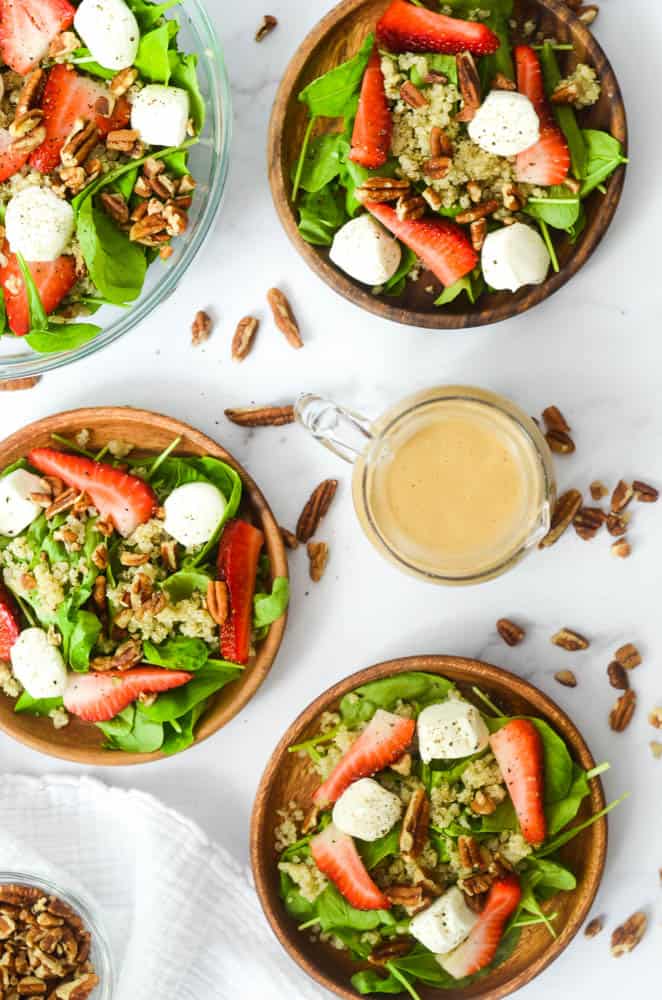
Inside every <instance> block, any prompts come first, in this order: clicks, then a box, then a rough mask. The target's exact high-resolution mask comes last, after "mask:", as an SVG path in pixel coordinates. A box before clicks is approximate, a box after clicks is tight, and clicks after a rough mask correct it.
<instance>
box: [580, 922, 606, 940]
mask: <svg viewBox="0 0 662 1000" xmlns="http://www.w3.org/2000/svg"><path fill="white" fill-rule="evenodd" d="M604 926H605V920H604V917H593V919H592V920H589V922H588V923H587V925H586V927H585V928H584V934H585V935H586V937H587V938H594V937H597V936H598V934H600V932H601V931H602V930H603V928H604Z"/></svg>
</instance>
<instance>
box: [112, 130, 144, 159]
mask: <svg viewBox="0 0 662 1000" xmlns="http://www.w3.org/2000/svg"><path fill="white" fill-rule="evenodd" d="M139 144H140V132H138V130H137V129H135V128H120V129H115V131H114V132H109V133H108V135H107V136H106V147H107V148H108V149H112V150H115V151H116V152H118V153H126V154H127V155H128V156H132V155H133V154H134V153H136V151H137V147H138V145H139Z"/></svg>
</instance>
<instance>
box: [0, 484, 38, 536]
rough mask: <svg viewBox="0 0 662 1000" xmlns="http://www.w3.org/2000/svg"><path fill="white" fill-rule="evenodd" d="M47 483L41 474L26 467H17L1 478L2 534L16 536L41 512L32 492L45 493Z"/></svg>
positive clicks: (0, 507) (0, 518) (0, 533)
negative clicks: (40, 476) (35, 473)
mask: <svg viewBox="0 0 662 1000" xmlns="http://www.w3.org/2000/svg"><path fill="white" fill-rule="evenodd" d="M44 491H45V484H44V482H43V480H42V479H40V478H39V476H35V475H34V473H32V472H27V471H26V470H25V469H15V470H14V472H10V473H9V475H8V476H3V477H2V479H0V535H10V536H11V537H15V536H16V535H20V533H21V532H22V531H23V529H24V528H27V527H28V525H30V524H32V522H33V521H34V520H35V518H37V517H38V516H39V514H41V507H40V506H39V504H36V503H35V502H34V500H31V499H30V494H31V493H43V492H44Z"/></svg>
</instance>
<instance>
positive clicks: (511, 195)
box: [501, 184, 526, 212]
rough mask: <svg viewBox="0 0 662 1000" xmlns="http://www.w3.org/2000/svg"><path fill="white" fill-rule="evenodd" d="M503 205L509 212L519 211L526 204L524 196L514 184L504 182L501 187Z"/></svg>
mask: <svg viewBox="0 0 662 1000" xmlns="http://www.w3.org/2000/svg"><path fill="white" fill-rule="evenodd" d="M501 197H502V198H503V207H504V208H505V209H507V210H508V211H509V212H520V211H521V210H522V209H523V208H524V205H525V204H526V196H525V195H524V194H523V192H522V191H521V190H520V189H519V188H518V187H517V185H516V184H504V185H503V187H502V189H501Z"/></svg>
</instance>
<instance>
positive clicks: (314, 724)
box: [251, 656, 607, 1000]
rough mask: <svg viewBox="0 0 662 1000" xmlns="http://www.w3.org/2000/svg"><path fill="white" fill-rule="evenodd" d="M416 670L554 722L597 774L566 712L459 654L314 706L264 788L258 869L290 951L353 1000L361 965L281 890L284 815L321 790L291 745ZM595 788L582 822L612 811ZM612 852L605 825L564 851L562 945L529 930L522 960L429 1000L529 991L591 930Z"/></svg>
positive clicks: (256, 815) (558, 899) (349, 687)
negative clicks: (586, 927)
mask: <svg viewBox="0 0 662 1000" xmlns="http://www.w3.org/2000/svg"><path fill="white" fill-rule="evenodd" d="M407 670H421V671H426V672H427V673H431V674H441V675H443V676H444V677H448V678H449V679H450V680H452V681H454V682H455V683H456V684H457V685H458V687H459V688H460V690H461V691H462V693H463V694H464V695H465V696H466V697H468V698H469V699H471V700H474V701H475V700H476V699H475V696H474V695H472V691H471V687H472V685H478V686H479V687H480V688H481V689H482V690H483V691H484V692H485V693H487V694H488V695H489V696H490V697H491V698H492V699H494V700H496V702H497V704H498V705H500V706H503V708H504V709H505V710H506V711H507V712H508V713H510V714H514V715H518V714H526V715H535V716H538V717H539V718H541V719H544V720H545V721H546V722H548V723H549V724H550V725H551V726H553V727H554V729H555V730H556V731H557V732H558V733H559V734H560V735H561V736H562V737H563V739H564V740H565V741H566V743H567V745H568V747H569V749H570V751H571V754H572V756H573V758H574V759H575V761H576V762H577V763H578V764H579V765H580V766H581V767H583V768H585V769H587V770H588V769H590V768H592V767H594V766H595V762H594V760H593V757H592V756H591V752H590V750H589V749H588V747H587V745H586V743H585V742H584V739H583V738H582V736H581V734H580V733H579V732H578V730H577V729H576V727H575V726H574V725H573V723H572V722H571V721H570V719H569V718H568V716H567V715H566V714H565V713H564V712H563V711H561V709H560V708H559V707H558V705H556V704H555V703H554V702H553V701H552V700H551V699H550V698H548V697H547V696H546V695H544V694H542V692H541V691H538V690H537V688H535V687H533V686H532V685H531V684H528V683H527V682H526V681H523V680H521V678H519V677H516V676H515V675H514V674H511V673H508V672H507V671H506V670H501V669H499V668H498V667H493V666H490V665H489V664H487V663H481V662H480V661H478V660H467V659H463V658H461V657H457V656H412V657H409V658H405V659H400V660H391V661H390V662H388V663H379V664H377V665H376V666H373V667H368V669H367V670H361V671H360V672H359V673H357V674H353V675H352V676H351V677H347V678H346V679H345V680H343V681H340V683H338V684H335V685H334V686H333V687H332V688H329V690H328V691H325V692H324V694H322V695H320V697H319V698H317V699H316V700H315V701H314V702H313V703H312V704H311V705H309V706H308V708H307V709H306V710H305V711H304V712H302V714H301V715H300V716H299V718H298V719H296V721H295V722H293V723H292V725H291V726H290V728H289V729H288V730H287V732H286V733H285V735H284V736H283V738H282V740H281V741H280V743H279V744H278V746H277V747H276V749H275V751H274V753H273V755H272V757H271V760H270V762H269V764H268V766H267V769H266V771H265V772H264V775H263V777H262V781H261V782H260V786H259V788H258V792H257V797H256V799H255V806H254V809H253V819H252V825H251V862H252V866H253V874H254V876H255V884H256V886H257V891H258V895H259V897H260V902H261V903H262V907H263V909H264V912H265V913H266V915H267V919H268V920H269V923H270V924H271V927H272V928H273V931H274V933H275V934H276V936H277V938H278V939H279V941H280V942H281V944H282V945H283V947H284V948H285V950H286V951H287V952H288V954H289V955H290V957H291V958H293V959H294V961H295V962H298V964H299V965H300V966H301V968H302V969H304V971H305V972H307V973H308V975H309V976H311V977H312V978H313V979H315V980H316V981H317V982H318V983H320V984H321V985H322V986H325V987H326V988H327V989H329V990H332V991H333V992H334V993H337V995H338V996H340V997H345V998H346V1000H356V998H358V997H359V994H358V993H357V992H356V991H355V990H354V989H353V987H352V985H351V983H350V976H351V975H352V974H353V973H354V972H356V971H357V969H358V968H359V967H360V966H359V964H358V963H356V962H354V961H352V960H351V959H350V958H349V957H348V956H347V954H346V953H345V952H339V951H337V950H335V949H334V948H332V947H331V946H330V945H323V944H320V943H319V942H318V943H312V942H311V941H310V940H309V938H308V937H307V936H306V935H305V934H303V933H301V932H299V931H298V930H297V928H296V922H295V921H294V920H292V919H291V918H290V917H289V916H288V914H287V913H286V911H285V908H284V906H283V903H282V901H281V899H280V895H279V891H278V869H277V853H276V850H275V846H274V840H275V835H274V831H275V829H276V827H277V826H278V824H279V823H280V822H281V821H282V817H280V816H279V815H278V810H279V809H284V808H287V806H288V803H289V802H291V801H292V800H293V799H294V800H296V801H297V802H302V803H303V807H304V809H305V807H306V801H307V799H308V797H310V796H312V793H313V792H314V790H315V788H316V787H317V785H318V784H319V781H318V780H316V779H315V776H314V774H312V773H311V771H310V768H309V767H308V765H307V761H306V760H302V759H301V757H300V756H299V754H290V753H288V747H289V746H291V745H293V744H297V743H301V742H302V741H304V740H307V739H310V738H312V737H313V736H314V735H315V734H316V733H318V732H319V726H320V718H321V716H322V713H323V712H327V711H335V710H337V708H338V705H339V703H340V700H341V698H342V697H343V696H344V695H346V694H348V692H350V691H353V690H355V689H356V688H357V687H360V685H362V684H367V683H369V682H371V681H377V680H381V679H382V678H384V677H392V676H393V675H395V674H400V673H403V672H405V671H407ZM479 704H480V703H479ZM591 789H592V790H591V796H590V798H589V799H587V800H586V801H585V802H584V803H583V805H582V809H581V811H580V813H579V819H586V818H587V817H588V816H590V815H592V814H593V813H596V812H598V811H600V810H601V809H603V808H604V805H605V800H604V795H603V792H602V785H601V783H600V781H599V780H597V779H596V780H594V781H592V782H591ZM606 852H607V822H606V819H605V818H602V819H600V820H598V821H597V822H596V823H594V824H593V826H592V827H590V828H588V829H587V830H584V831H583V832H582V833H581V834H579V835H578V836H577V837H576V838H575V839H574V840H573V841H571V842H570V843H569V844H567V845H566V847H565V848H563V850H562V851H561V856H562V857H563V859H564V861H565V862H566V863H567V864H568V865H569V866H570V868H571V869H572V870H573V872H574V873H575V874H576V876H577V888H576V889H575V890H574V891H573V892H567V893H560V894H559V895H557V896H555V897H554V899H553V901H550V903H549V904H545V905H546V907H553V909H554V910H555V911H558V913H559V919H558V921H557V922H556V927H557V929H558V937H557V938H556V939H555V940H552V939H551V938H550V936H549V933H548V932H547V930H546V929H545V928H544V927H540V926H538V927H531V928H525V929H524V930H523V932H522V936H521V938H520V941H519V944H518V946H517V948H516V949H515V952H514V954H513V955H512V956H511V957H510V958H509V959H508V960H507V961H506V962H504V964H503V965H501V966H499V967H498V968H497V969H495V970H494V971H493V972H490V973H489V974H488V975H487V976H485V977H484V978H483V979H481V980H480V981H479V982H477V983H475V984H474V985H472V986H470V987H468V988H465V989H457V990H438V989H434V988H432V987H426V986H423V985H422V984H421V985H418V984H417V985H416V990H417V991H418V993H420V995H421V997H423V998H425V1000H442V998H446V1000H460V998H462V1000H465V998H468V997H481V998H483V1000H488V998H489V1000H496V998H497V997H504V996H507V995H508V994H510V993H514V992H515V991H516V990H518V989H520V988H521V987H522V986H524V985H525V984H526V983H529V982H530V981H531V980H532V979H534V978H535V977H536V976H537V975H538V974H539V973H541V972H542V971H543V969H545V968H546V967H547V966H548V965H549V964H550V962H552V961H553V960H554V959H555V958H557V957H558V956H559V955H560V954H561V952H562V951H563V950H564V949H565V948H566V947H567V946H568V944H569V943H570V941H571V940H572V938H573V937H574V936H575V934H576V933H577V931H578V930H579V929H580V927H581V925H582V924H583V922H584V920H585V918H586V916H587V914H588V912H589V910H590V907H591V904H592V903H593V900H594V898H595V894H596V892H597V891H598V886H599V885H600V880H601V878H602V873H603V870H604V865H605V857H606Z"/></svg>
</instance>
